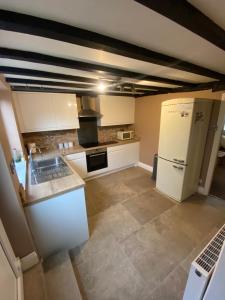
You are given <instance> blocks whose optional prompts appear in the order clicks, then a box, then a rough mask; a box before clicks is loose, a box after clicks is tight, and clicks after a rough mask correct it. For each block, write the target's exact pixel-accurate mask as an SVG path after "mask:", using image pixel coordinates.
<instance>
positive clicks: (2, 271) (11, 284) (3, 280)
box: [0, 243, 17, 300]
mask: <svg viewBox="0 0 225 300" xmlns="http://www.w3.org/2000/svg"><path fill="white" fill-rule="evenodd" d="M0 299H2V300H3V299H4V300H16V299H17V278H16V276H15V274H14V272H13V270H12V268H11V266H10V264H9V261H8V259H7V257H6V254H5V252H4V250H3V247H2V244H1V243H0Z"/></svg>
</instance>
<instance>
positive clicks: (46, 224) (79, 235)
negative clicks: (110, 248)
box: [25, 188, 89, 257]
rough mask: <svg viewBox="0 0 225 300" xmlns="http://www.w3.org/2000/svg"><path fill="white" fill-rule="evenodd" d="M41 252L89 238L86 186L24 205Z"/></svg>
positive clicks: (50, 251) (43, 253)
mask: <svg viewBox="0 0 225 300" xmlns="http://www.w3.org/2000/svg"><path fill="white" fill-rule="evenodd" d="M25 213H26V216H27V219H28V222H29V225H30V228H31V231H32V234H33V237H34V240H35V245H36V247H37V250H38V253H39V254H40V255H41V257H47V256H49V255H51V254H53V253H55V252H58V251H61V250H69V249H72V248H74V247H76V246H79V245H81V244H82V243H84V242H85V241H86V240H88V238H89V231H88V222H87V212H86V203H85V194H84V188H79V189H77V190H73V191H71V192H67V193H65V194H62V195H59V196H55V197H52V198H50V199H47V200H44V201H41V202H39V203H35V204H33V205H30V206H27V207H25Z"/></svg>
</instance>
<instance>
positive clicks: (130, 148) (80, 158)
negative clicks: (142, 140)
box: [65, 142, 139, 178]
mask: <svg viewBox="0 0 225 300" xmlns="http://www.w3.org/2000/svg"><path fill="white" fill-rule="evenodd" d="M107 155H108V167H107V168H104V169H100V170H97V171H92V172H87V162H86V153H85V152H81V153H74V154H68V155H66V156H65V158H66V160H67V161H68V163H69V164H70V165H71V167H72V168H73V169H74V170H75V171H76V172H77V173H78V174H79V175H80V176H81V177H82V178H87V177H92V176H97V175H100V174H103V173H107V172H110V171H113V170H116V169H120V168H125V167H128V166H131V165H135V164H137V163H138V161H139V142H135V143H129V144H124V145H119V146H113V147H108V148H107Z"/></svg>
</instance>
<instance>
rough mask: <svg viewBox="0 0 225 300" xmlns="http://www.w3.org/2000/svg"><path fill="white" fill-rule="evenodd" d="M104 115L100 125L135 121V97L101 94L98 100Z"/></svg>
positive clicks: (99, 122) (100, 110) (101, 112)
mask: <svg viewBox="0 0 225 300" xmlns="http://www.w3.org/2000/svg"><path fill="white" fill-rule="evenodd" d="M97 104H98V105H97V107H98V111H99V112H100V114H101V115H102V117H101V118H100V119H99V121H98V125H99V126H111V125H123V124H133V123H134V112H135V99H134V98H133V97H123V96H108V95H100V96H99V97H98V100H97Z"/></svg>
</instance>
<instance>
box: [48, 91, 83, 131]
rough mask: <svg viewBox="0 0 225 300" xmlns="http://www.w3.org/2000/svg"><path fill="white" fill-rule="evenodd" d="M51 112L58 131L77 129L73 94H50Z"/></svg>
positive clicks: (75, 103) (77, 123)
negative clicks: (51, 101) (52, 111)
mask: <svg viewBox="0 0 225 300" xmlns="http://www.w3.org/2000/svg"><path fill="white" fill-rule="evenodd" d="M52 99H53V110H54V117H55V122H56V127H57V128H58V129H74V128H79V121H78V113H77V101H76V95H74V94H52Z"/></svg>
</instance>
